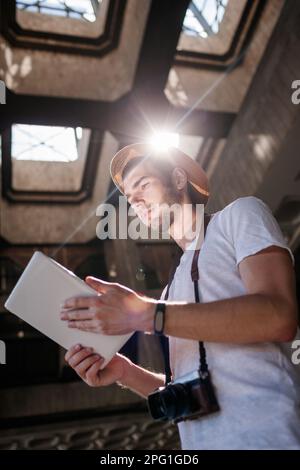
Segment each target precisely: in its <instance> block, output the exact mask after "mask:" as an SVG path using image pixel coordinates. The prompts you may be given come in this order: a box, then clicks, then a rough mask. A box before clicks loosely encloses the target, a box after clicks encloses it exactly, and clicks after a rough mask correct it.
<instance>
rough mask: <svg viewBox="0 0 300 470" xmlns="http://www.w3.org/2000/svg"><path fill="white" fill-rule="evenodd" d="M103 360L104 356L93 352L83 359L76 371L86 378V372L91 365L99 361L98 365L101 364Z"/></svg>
mask: <svg viewBox="0 0 300 470" xmlns="http://www.w3.org/2000/svg"><path fill="white" fill-rule="evenodd" d="M101 362H103V358H101V357H100V356H99V355H98V354H92V355H91V356H89V357H87V358H86V359H84V360H83V361H81V362H80V363H79V364H78V365H77V366H76V367H75V371H76V372H77V374H78V375H79V376H80V377H81V378H83V379H86V374H87V372H88V370H89V368H90V367H91V366H93V365H94V364H96V363H98V367H99V366H100V364H101Z"/></svg>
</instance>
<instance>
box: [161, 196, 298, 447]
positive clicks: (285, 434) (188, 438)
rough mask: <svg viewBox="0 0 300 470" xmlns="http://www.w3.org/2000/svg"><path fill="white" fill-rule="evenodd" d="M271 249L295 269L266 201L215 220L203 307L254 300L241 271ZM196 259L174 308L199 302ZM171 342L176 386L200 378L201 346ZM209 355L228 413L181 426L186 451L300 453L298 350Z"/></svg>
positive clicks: (232, 348) (253, 347)
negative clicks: (193, 375)
mask: <svg viewBox="0 0 300 470" xmlns="http://www.w3.org/2000/svg"><path fill="white" fill-rule="evenodd" d="M192 243H195V242H192ZM270 245H277V246H281V247H283V248H286V249H287V250H288V251H289V253H290V255H291V257H292V260H293V263H294V258H293V254H292V252H291V251H290V249H289V248H288V247H287V245H286V243H285V241H284V238H283V235H282V233H281V231H280V228H279V226H278V224H277V222H276V220H275V219H274V217H273V215H272V213H271V211H270V209H269V208H268V207H267V205H266V204H265V203H264V202H263V201H261V200H260V199H257V198H256V197H252V196H251V197H242V198H239V199H237V200H236V201H234V202H233V203H231V204H229V205H228V206H226V207H225V208H224V209H223V210H221V211H219V212H216V213H215V214H214V215H213V217H212V219H211V221H210V223H209V225H208V227H207V232H206V236H205V240H204V242H203V245H202V248H201V251H200V255H199V260H198V265H199V273H200V280H199V292H200V301H201V302H211V301H215V300H221V299H226V298H231V297H237V296H240V295H243V294H247V291H246V289H245V287H244V285H243V282H242V280H241V277H240V275H239V271H238V264H239V263H240V261H242V259H244V258H245V257H247V256H249V255H252V254H254V253H257V252H259V251H260V250H262V249H264V248H266V247H268V246H270ZM191 246H192V245H191ZM191 246H190V247H191ZM193 254H194V251H193V250H191V249H189V250H186V251H185V252H184V253H183V255H182V256H181V259H180V264H179V266H178V267H177V270H176V272H175V276H174V279H173V281H172V284H171V286H170V291H169V300H178V301H182V300H184V301H190V302H195V298H194V288H193V283H192V281H191V274H190V271H191V263H192V258H193ZM165 290H166V289H164V292H163V294H162V296H161V298H164V294H165ZM297 337H299V338H300V335H299V332H298V335H297ZM169 341H170V364H171V370H172V373H173V380H175V379H177V378H178V377H181V376H183V375H185V374H187V373H189V372H192V371H195V370H197V369H198V365H199V348H198V342H197V341H193V340H187V339H181V338H175V337H170V338H169ZM205 347H206V352H207V362H208V367H209V369H210V372H211V376H212V381H213V384H214V386H215V389H216V393H217V397H218V401H219V404H220V407H221V411H220V412H218V413H216V414H213V415H210V416H207V417H204V418H201V419H199V420H193V421H192V420H191V421H185V422H181V423H179V424H178V427H179V433H180V438H181V445H182V448H183V449H192V450H194V449H300V408H299V403H300V366H299V365H298V366H296V365H293V363H292V361H291V356H292V353H293V349H292V348H291V343H253V344H229V343H205Z"/></svg>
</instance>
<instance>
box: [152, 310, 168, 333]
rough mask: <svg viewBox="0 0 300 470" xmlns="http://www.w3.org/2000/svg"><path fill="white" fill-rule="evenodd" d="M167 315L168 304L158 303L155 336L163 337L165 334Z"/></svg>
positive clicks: (155, 315) (155, 316)
mask: <svg viewBox="0 0 300 470" xmlns="http://www.w3.org/2000/svg"><path fill="white" fill-rule="evenodd" d="M165 313H166V304H165V303H164V302H158V303H157V304H156V308H155V314H154V334H156V335H159V336H161V335H163V334H164V327H165Z"/></svg>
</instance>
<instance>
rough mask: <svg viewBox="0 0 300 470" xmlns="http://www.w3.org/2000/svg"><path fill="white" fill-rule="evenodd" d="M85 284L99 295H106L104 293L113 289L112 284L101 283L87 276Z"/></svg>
mask: <svg viewBox="0 0 300 470" xmlns="http://www.w3.org/2000/svg"><path fill="white" fill-rule="evenodd" d="M85 282H86V283H87V284H88V285H89V286H90V287H92V288H93V289H95V290H96V291H97V292H100V293H101V294H106V292H108V291H109V290H111V289H112V288H113V287H114V284H113V283H112V282H106V281H102V280H100V279H97V278H96V277H93V276H87V277H86V278H85Z"/></svg>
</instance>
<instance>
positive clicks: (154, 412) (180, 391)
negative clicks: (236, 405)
mask: <svg viewBox="0 0 300 470" xmlns="http://www.w3.org/2000/svg"><path fill="white" fill-rule="evenodd" d="M189 378H190V380H188V379H189ZM148 408H149V411H150V414H151V416H152V418H153V419H157V420H162V421H168V420H173V421H174V422H175V423H178V422H180V421H185V420H190V419H198V418H201V417H202V416H207V415H209V414H212V413H215V412H216V411H219V410H220V407H219V404H218V401H217V398H216V395H215V392H214V389H213V385H212V382H211V379H210V375H209V372H208V371H207V372H205V374H203V373H200V372H199V371H198V373H197V374H195V373H191V374H188V375H186V376H184V377H181V378H180V379H177V380H176V381H175V382H173V383H172V382H171V383H169V384H168V385H166V386H165V387H160V388H158V389H157V390H156V391H155V392H153V393H151V394H150V395H149V396H148Z"/></svg>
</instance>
